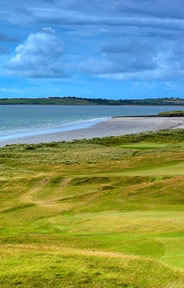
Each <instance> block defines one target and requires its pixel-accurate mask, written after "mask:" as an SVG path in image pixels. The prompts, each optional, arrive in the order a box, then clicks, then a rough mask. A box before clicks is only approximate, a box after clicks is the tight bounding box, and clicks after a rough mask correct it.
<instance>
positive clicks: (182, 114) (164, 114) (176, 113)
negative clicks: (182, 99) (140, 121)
mask: <svg viewBox="0 0 184 288" xmlns="http://www.w3.org/2000/svg"><path fill="white" fill-rule="evenodd" d="M158 116H159V117H184V111H168V112H161V113H159V114H158Z"/></svg>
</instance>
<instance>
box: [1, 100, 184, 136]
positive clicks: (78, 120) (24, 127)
mask: <svg viewBox="0 0 184 288" xmlns="http://www.w3.org/2000/svg"><path fill="white" fill-rule="evenodd" d="M170 110H184V106H55V105H54V106H44V105H43V106H42V105H41V106H34V105H28V106H24V105H23V106H22V105H12V106H9V105H3V106H0V140H4V139H14V138H17V137H23V136H32V135H39V134H45V133H52V132H60V131H67V130H73V129H79V128H86V127H89V126H91V125H93V124H95V123H98V122H100V121H103V120H106V119H109V118H111V117H113V116H140V115H154V114H157V113H159V112H162V111H170Z"/></svg>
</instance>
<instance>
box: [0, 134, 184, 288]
mask: <svg viewBox="0 0 184 288" xmlns="http://www.w3.org/2000/svg"><path fill="white" fill-rule="evenodd" d="M183 139H184V130H171V131H160V132H156V133H151V132H150V133H141V134H139V135H129V136H123V137H107V138H104V139H92V140H81V141H78V140H76V141H73V142H68V143H67V142H61V143H51V144H37V145H14V146H6V147H4V148H1V149H0V200H1V201H0V287H2V288H7V287H8V288H9V287H10V288H15V287H18V288H22V287H26V288H27V287H28V288H33V287H43V288H53V287H56V288H60V287H66V288H68V287H93V288H94V287H100V288H101V287H103V288H106V287H109V288H115V287H128V288H138V287H139V288H149V287H150V288H157V287H161V288H162V287H163V288H172V287H173V288H174V287H179V288H180V287H184V248H183V247H184V172H183V171H184V143H183Z"/></svg>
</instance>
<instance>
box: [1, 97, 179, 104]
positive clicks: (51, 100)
mask: <svg viewBox="0 0 184 288" xmlns="http://www.w3.org/2000/svg"><path fill="white" fill-rule="evenodd" d="M0 105H184V99H183V98H174V97H171V98H167V97H165V98H156V99H155V98H154V99H151V98H150V99H119V100H109V99H102V98H97V99H94V98H81V97H71V96H68V97H48V98H0Z"/></svg>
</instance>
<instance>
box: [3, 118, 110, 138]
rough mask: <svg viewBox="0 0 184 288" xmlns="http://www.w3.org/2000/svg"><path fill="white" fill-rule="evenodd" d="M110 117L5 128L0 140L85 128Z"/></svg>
mask: <svg viewBox="0 0 184 288" xmlns="http://www.w3.org/2000/svg"><path fill="white" fill-rule="evenodd" d="M111 118H112V117H103V118H94V119H89V120H86V119H85V120H84V119H82V120H77V121H73V122H68V123H62V124H60V125H57V126H56V125H54V126H52V125H53V124H51V125H50V124H49V123H48V124H47V128H45V126H43V127H27V128H24V129H13V130H9V131H7V130H6V132H5V133H3V132H1V133H0V140H8V139H9V140H10V139H16V138H24V137H31V136H38V135H44V134H52V133H59V132H67V131H71V130H77V129H85V128H89V127H91V126H93V125H95V124H97V123H100V122H103V121H107V120H109V119H111ZM48 126H49V127H48ZM28 130H29V131H28Z"/></svg>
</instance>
